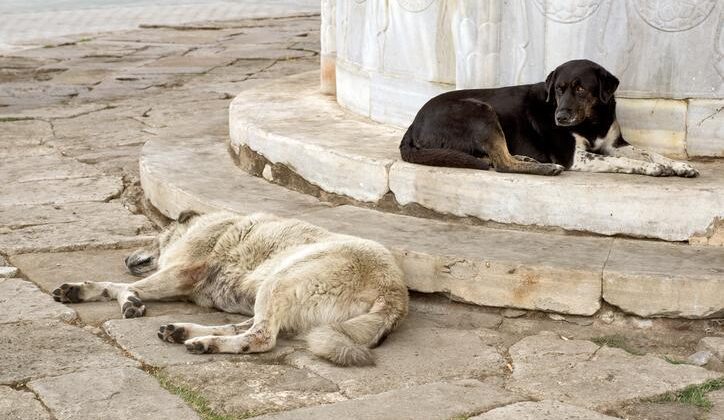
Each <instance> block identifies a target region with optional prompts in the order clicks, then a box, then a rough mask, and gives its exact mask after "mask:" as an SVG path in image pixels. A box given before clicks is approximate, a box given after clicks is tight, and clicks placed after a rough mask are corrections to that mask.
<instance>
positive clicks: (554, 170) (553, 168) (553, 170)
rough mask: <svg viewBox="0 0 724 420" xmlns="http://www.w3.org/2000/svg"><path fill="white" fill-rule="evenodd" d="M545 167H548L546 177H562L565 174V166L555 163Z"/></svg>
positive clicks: (547, 164)
mask: <svg viewBox="0 0 724 420" xmlns="http://www.w3.org/2000/svg"><path fill="white" fill-rule="evenodd" d="M543 165H544V166H545V167H546V172H545V173H544V175H550V176H554V175H560V174H561V172H563V171H564V170H565V169H566V168H564V167H563V166H561V165H558V164H555V163H546V164H543Z"/></svg>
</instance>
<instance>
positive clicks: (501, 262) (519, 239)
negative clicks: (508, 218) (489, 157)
mask: <svg viewBox="0 0 724 420" xmlns="http://www.w3.org/2000/svg"><path fill="white" fill-rule="evenodd" d="M298 217H299V218H301V219H304V220H306V221H308V222H311V223H314V224H316V225H319V226H322V227H325V228H327V229H329V230H331V231H334V232H339V233H344V234H348V235H355V236H360V237H363V238H367V239H372V240H375V241H378V242H380V243H382V244H383V245H385V246H387V247H389V248H390V249H392V250H393V252H394V253H395V255H396V257H397V258H398V261H399V262H400V265H401V266H402V268H403V270H404V271H405V273H406V281H407V283H408V287H410V288H411V289H412V290H416V291H420V292H446V293H450V295H451V296H452V297H453V298H454V299H456V300H461V301H465V302H471V303H476V304H479V305H488V306H509V307H515V308H523V309H537V310H545V311H555V312H562V313H569V314H582V315H592V314H593V313H595V312H596V311H597V310H598V308H599V307H600V296H601V270H602V269H603V265H604V263H605V261H606V258H607V256H608V252H609V249H610V246H611V243H612V240H611V239H609V238H587V237H570V236H565V235H554V234H544V233H534V232H523V231H514V230H502V229H491V228H485V227H481V226H469V225H464V224H456V223H449V222H442V221H437V220H431V219H422V218H415V217H410V216H402V215H395V214H390V213H383V212H379V211H375V210H370V209H363V208H358V207H353V206H340V207H335V208H331V209H324V210H321V211H316V212H311V213H307V214H303V215H299V216H298Z"/></svg>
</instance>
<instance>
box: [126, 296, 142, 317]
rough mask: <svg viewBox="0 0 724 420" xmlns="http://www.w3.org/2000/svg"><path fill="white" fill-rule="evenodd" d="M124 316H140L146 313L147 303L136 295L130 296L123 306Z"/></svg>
mask: <svg viewBox="0 0 724 420" xmlns="http://www.w3.org/2000/svg"><path fill="white" fill-rule="evenodd" d="M121 312H122V313H123V318H140V317H142V316H143V314H145V313H146V305H144V304H143V301H141V299H139V298H138V297H136V296H133V295H131V296H128V298H127V299H126V301H125V302H123V306H121Z"/></svg>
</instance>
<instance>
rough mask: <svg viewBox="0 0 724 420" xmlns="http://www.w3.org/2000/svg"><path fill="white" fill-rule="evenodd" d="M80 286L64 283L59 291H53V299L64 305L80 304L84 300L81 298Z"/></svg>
mask: <svg viewBox="0 0 724 420" xmlns="http://www.w3.org/2000/svg"><path fill="white" fill-rule="evenodd" d="M80 287H81V285H80V284H68V283H63V284H61V285H60V287H58V288H57V289H55V290H53V299H55V301H56V302H62V303H78V302H81V301H82V300H83V299H81V298H80Z"/></svg>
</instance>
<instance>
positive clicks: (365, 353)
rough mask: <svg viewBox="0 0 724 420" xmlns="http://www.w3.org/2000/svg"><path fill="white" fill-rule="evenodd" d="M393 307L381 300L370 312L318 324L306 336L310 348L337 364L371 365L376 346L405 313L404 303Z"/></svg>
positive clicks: (316, 353) (405, 306)
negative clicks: (371, 349) (341, 320)
mask: <svg viewBox="0 0 724 420" xmlns="http://www.w3.org/2000/svg"><path fill="white" fill-rule="evenodd" d="M406 302H407V301H406V300H405V305H404V306H403V307H401V308H393V307H392V305H388V304H387V303H385V302H384V300H382V299H378V302H377V303H375V305H374V306H373V307H372V308H371V309H370V311H369V312H367V313H364V314H362V315H359V316H356V317H354V318H351V319H348V320H346V321H344V322H339V323H333V324H327V325H321V326H318V327H315V328H313V329H312V330H311V331H310V332H309V334H308V335H307V345H308V346H309V351H311V352H312V353H314V354H315V355H317V356H319V357H321V358H324V359H327V360H329V361H330V362H332V363H335V364H337V365H340V366H365V365H371V364H374V358H373V356H372V352H371V351H370V348H374V347H377V346H378V345H380V344H382V342H383V341H384V340H385V338H387V335H388V334H389V333H390V332H391V331H392V330H393V329H394V328H395V327H396V326H397V324H398V323H399V322H400V320H402V318H404V317H405V315H406V314H407V304H406Z"/></svg>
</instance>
